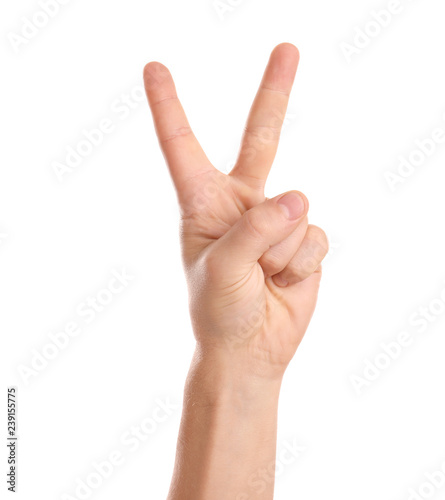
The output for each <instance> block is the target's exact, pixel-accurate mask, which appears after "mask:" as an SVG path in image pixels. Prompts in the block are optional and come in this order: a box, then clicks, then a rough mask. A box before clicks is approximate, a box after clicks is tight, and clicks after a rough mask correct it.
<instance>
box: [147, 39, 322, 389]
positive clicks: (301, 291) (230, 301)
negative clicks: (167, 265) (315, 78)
mask: <svg viewBox="0 0 445 500" xmlns="http://www.w3.org/2000/svg"><path fill="white" fill-rule="evenodd" d="M298 61H299V53H298V50H297V49H296V47H294V46H293V45H291V44H287V43H284V44H281V45H278V46H277V47H276V48H275V49H274V51H273V52H272V54H271V57H270V60H269V63H268V65H267V68H266V70H265V73H264V76H263V79H262V81H261V84H260V87H259V90H258V93H257V95H256V97H255V100H254V102H253V105H252V108H251V111H250V114H249V117H248V120H247V124H246V127H245V130H244V135H243V138H242V143H241V148H240V152H239V156H238V159H237V162H236V164H235V166H234V168H233V170H232V171H231V172H230V173H229V174H228V175H225V174H222V173H221V172H219V171H218V170H217V169H215V168H214V167H213V166H212V164H211V163H210V161H209V160H208V158H207V157H206V155H205V153H204V151H203V150H202V149H201V147H200V145H199V143H198V141H197V139H196V138H195V136H194V135H193V132H192V130H191V128H190V125H189V123H188V121H187V118H186V115H185V113H184V110H183V108H182V106H181V104H180V102H179V100H178V97H177V94H176V90H175V86H174V83H173V79H172V77H171V75H170V73H169V71H168V70H167V68H166V67H165V66H163V65H162V64H160V63H158V62H152V63H149V64H147V66H146V67H145V69H144V81H145V88H146V92H147V97H148V101H149V104H150V107H151V111H152V114H153V119H154V123H155V127H156V132H157V135H158V138H159V143H160V146H161V148H162V151H163V153H164V156H165V160H166V162H167V164H168V167H169V170H170V173H171V176H172V179H173V182H174V184H175V187H176V191H177V194H178V200H179V205H180V209H181V220H182V227H181V238H182V252H183V260H184V264H185V269H186V275H187V281H188V286H189V295H190V310H191V318H192V323H193V328H194V332H195V335H196V339H197V342H198V347H199V349H200V352H202V353H204V355H206V356H209V357H217V358H218V359H220V358H221V357H222V358H224V359H230V360H231V364H232V363H233V364H235V365H238V366H242V367H243V368H242V370H243V376H245V375H247V376H250V375H253V376H261V377H265V378H271V379H274V378H280V377H281V376H282V374H283V373H284V370H285V368H286V366H287V364H288V363H289V361H290V360H291V358H292V356H293V355H294V353H295V350H296V349H297V347H298V345H299V343H300V341H301V339H302V337H303V335H304V333H305V331H306V328H307V326H308V323H309V320H310V318H311V316H312V313H313V311H314V307H315V303H316V298H317V292H318V287H319V282H320V277H321V266H320V264H321V261H322V259H323V258H324V257H325V255H326V253H327V250H328V243H327V238H326V236H325V234H324V232H323V231H322V230H321V229H320V228H318V227H316V226H313V225H309V224H308V219H307V212H308V201H307V199H306V197H305V196H304V195H303V194H301V193H299V192H297V191H290V192H288V193H286V194H284V195H279V196H276V197H275V198H272V199H269V200H266V198H265V196H264V186H265V183H266V179H267V176H268V173H269V171H270V168H271V166H272V162H273V160H274V157H275V154H276V151H277V147H278V142H279V136H280V131H281V127H282V124H283V119H284V117H285V113H286V108H287V104H288V100H289V93H290V91H291V88H292V84H293V81H294V77H295V73H296V70H297V66H298ZM233 364H232V366H233Z"/></svg>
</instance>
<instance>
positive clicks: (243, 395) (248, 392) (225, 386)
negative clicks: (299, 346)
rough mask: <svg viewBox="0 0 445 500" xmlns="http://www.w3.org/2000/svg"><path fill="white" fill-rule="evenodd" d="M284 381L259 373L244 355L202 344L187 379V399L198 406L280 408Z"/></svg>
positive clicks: (249, 408) (195, 354) (253, 408)
mask: <svg viewBox="0 0 445 500" xmlns="http://www.w3.org/2000/svg"><path fill="white" fill-rule="evenodd" d="M281 381H282V376H274V377H269V376H265V375H264V374H263V373H256V372H255V371H254V370H252V369H251V366H249V363H248V362H247V360H246V359H243V356H240V355H229V354H228V353H227V352H221V351H220V350H218V349H208V348H204V347H203V346H202V345H200V344H198V345H197V347H196V350H195V353H194V356H193V360H192V363H191V367H190V370H189V373H188V376H187V382H186V387H185V392H186V399H187V400H188V401H189V402H190V403H191V404H194V405H196V406H203V407H208V408H211V407H217V406H220V407H221V406H227V405H230V406H231V407H233V408H236V409H238V410H240V411H250V410H254V411H258V409H259V408H265V407H269V408H270V407H272V408H273V407H276V406H277V405H278V399H279V395H280V388H281Z"/></svg>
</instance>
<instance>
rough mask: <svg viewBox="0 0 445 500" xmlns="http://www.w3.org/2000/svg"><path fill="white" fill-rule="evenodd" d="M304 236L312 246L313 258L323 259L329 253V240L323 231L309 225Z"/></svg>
mask: <svg viewBox="0 0 445 500" xmlns="http://www.w3.org/2000/svg"><path fill="white" fill-rule="evenodd" d="M306 236H307V239H308V240H309V241H310V243H311V245H312V248H313V253H314V256H315V257H317V258H324V257H325V255H326V254H327V253H328V252H329V240H328V237H327V236H326V233H325V232H324V231H323V229H321V228H320V227H318V226H314V225H312V224H309V226H308V229H307V233H306Z"/></svg>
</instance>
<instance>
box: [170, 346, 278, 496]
mask: <svg viewBox="0 0 445 500" xmlns="http://www.w3.org/2000/svg"><path fill="white" fill-rule="evenodd" d="M245 373H246V370H245V367H243V366H239V362H237V361H234V360H229V359H226V358H224V359H221V357H216V356H211V357H210V358H209V357H207V356H206V355H202V354H200V353H199V351H198V352H197V353H195V357H194V360H193V362H192V366H191V369H190V372H189V375H188V378H187V383H186V387H185V393H184V408H183V415H182V421H181V428H180V433H179V438H178V447H177V456H176V464H175V470H174V474H173V480H172V485H171V489H170V494H169V497H168V500H210V499H211V500H226V499H230V500H247V499H249V500H272V498H273V487H274V478H273V469H274V467H273V465H274V461H275V452H276V432H277V408H278V396H279V390H280V383H281V380H274V381H269V380H265V379H263V378H261V377H255V378H253V377H252V376H249V378H246V375H245ZM271 470H272V473H271ZM260 477H262V478H264V477H266V480H265V481H262V485H263V487H262V488H261V492H259V489H258V488H254V486H255V483H254V482H255V480H258V479H259V478H260ZM264 485H266V486H265V487H264Z"/></svg>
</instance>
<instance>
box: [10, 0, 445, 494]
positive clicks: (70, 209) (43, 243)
mask: <svg viewBox="0 0 445 500" xmlns="http://www.w3.org/2000/svg"><path fill="white" fill-rule="evenodd" d="M222 3H224V1H223V2H222ZM226 3H227V4H229V2H226ZM232 3H233V4H236V3H238V5H236V6H234V7H232V8H231V10H230V11H227V12H225V13H224V14H222V18H221V16H220V15H219V14H218V12H217V10H216V9H215V7H214V5H213V2H212V1H211V0H198V1H193V2H184V1H180V0H174V1H173V0H169V1H162V2H161V1H157V2H147V1H145V2H143V1H137V0H127V1H125V2H124V1H120V2H110V1H106V0H95V1H94V2H91V1H90V2H87V1H86V0H72V1H71V2H68V3H67V4H66V5H59V11H58V12H57V13H56V15H54V17H53V18H51V19H50V20H49V21H48V22H47V24H46V25H45V26H43V27H41V28H38V29H37V33H35V34H34V36H33V37H31V38H29V40H26V39H25V41H23V40H22V42H21V43H19V46H18V47H17V43H16V42H12V39H13V37H12V36H11V33H13V34H15V35H17V36H21V30H22V29H23V26H24V24H25V21H24V19H28V20H32V19H33V16H35V13H36V12H41V11H42V7H41V6H40V5H39V2H37V1H36V0H27V1H20V2H17V1H16V2H12V1H10V2H3V3H2V6H1V12H0V17H1V40H2V43H1V46H0V52H1V60H2V79H1V96H0V99H1V102H0V106H1V110H2V111H1V116H2V119H1V122H2V130H1V137H2V144H3V145H2V149H1V165H2V166H1V179H0V234H1V238H0V273H1V274H0V276H1V277H0V310H1V315H0V328H1V341H2V350H1V366H2V391H4V394H3V396H2V399H3V401H4V403H5V404H3V405H2V410H1V421H0V423H1V427H0V429H1V433H0V434H1V436H2V439H4V444H3V445H2V449H3V451H2V454H1V463H2V466H1V470H2V474H3V476H2V480H1V489H2V490H3V491H2V495H3V492H5V491H6V484H5V481H6V460H7V452H6V447H5V445H6V422H5V416H6V388H7V386H8V385H17V386H18V422H19V442H18V458H19V465H18V493H17V494H16V497H15V498H19V499H30V498H33V499H36V500H40V499H42V500H43V499H45V500H51V499H54V500H56V499H64V498H80V497H79V496H77V497H76V495H75V490H76V485H77V484H78V481H79V480H82V481H85V480H86V479H87V477H88V476H89V475H90V474H91V473H92V472H93V471H94V468H93V466H92V463H93V462H94V461H97V462H101V461H103V460H107V457H108V456H109V454H110V453H111V452H113V451H116V450H117V451H120V452H121V454H122V456H123V463H122V464H121V465H119V466H116V467H115V469H114V471H113V473H112V474H111V475H110V476H109V477H108V478H106V479H103V480H102V484H101V485H100V487H97V488H94V490H93V491H92V493H91V495H85V496H84V498H94V499H97V500H100V499H107V500H110V499H116V500H117V499H121V498H132V499H134V500H136V499H147V498H149V499H155V498H165V496H166V493H167V490H168V485H169V480H170V475H171V470H172V466H173V460H174V452H175V442H176V436H177V430H178V425H179V419H180V403H181V398H182V388H183V383H184V379H185V376H186V373H187V369H188V365H189V362H190V358H191V354H192V352H193V347H194V341H193V335H192V332H191V328H190V323H189V317H188V310H187V296H186V289H185V283H184V279H183V275H182V267H181V262H180V256H179V247H178V231H177V223H178V212H177V207H176V200H175V195H174V192H173V188H172V186H171V182H170V179H169V176H168V172H167V169H166V167H165V165H164V163H163V158H162V155H161V153H160V151H159V149H158V146H157V140H156V137H155V134H154V131H153V126H152V123H151V117H150V113H149V110H148V106H147V105H146V102H145V100H141V99H140V88H141V84H142V81H141V80H142V79H141V76H142V69H143V66H144V64H145V63H147V62H148V61H150V60H159V61H162V62H163V63H164V64H166V65H167V66H168V67H169V68H170V69H171V71H172V73H173V76H174V78H175V80H176V84H177V88H178V92H179V95H180V97H181V99H182V102H183V105H184V107H185V109H186V111H187V113H188V116H189V119H190V122H191V124H192V126H193V128H194V130H195V133H196V135H197V136H198V138H199V139H200V141H201V143H202V145H203V147H204V149H205V150H206V152H207V154H208V156H209V158H210V159H212V161H213V162H214V164H215V165H216V166H217V167H218V168H220V169H221V170H225V171H226V170H227V165H229V164H230V163H231V162H233V161H234V159H235V157H236V153H237V149H238V144H239V139H240V136H241V133H242V129H243V125H244V121H245V119H246V116H247V112H248V109H249V107H250V104H251V101H252V99H253V96H254V93H255V91H256V88H257V85H258V83H259V80H260V77H261V74H262V71H263V69H264V66H265V64H266V62H267V59H268V56H269V53H270V51H271V50H272V48H273V47H274V46H275V45H276V44H278V43H280V42H283V41H287V42H292V43H294V44H295V45H297V46H298V47H299V49H300V52H301V63H300V67H299V71H298V76H297V79H296V83H295V87H294V91H293V94H292V97H291V101H290V105H289V115H288V119H287V123H286V126H285V129H284V131H283V136H282V142H281V145H280V149H279V153H278V155H277V158H276V162H275V165H274V168H273V171H272V173H271V176H270V181H269V183H268V187H267V193H266V194H267V196H274V195H276V194H279V193H281V192H283V191H286V190H288V189H299V190H301V191H303V192H304V193H305V194H306V195H307V196H308V198H309V200H310V203H311V209H310V214H309V215H310V220H311V222H313V223H315V224H318V225H320V226H322V227H323V228H324V229H325V230H326V232H327V234H328V236H329V237H330V240H331V253H330V255H329V256H328V257H327V259H326V264H325V266H324V279H323V284H322V288H321V293H320V300H319V304H318V308H317V311H316V314H315V316H314V318H313V321H312V323H311V326H310V328H309V330H308V332H307V335H306V337H305V340H304V341H303V343H302V345H301V347H300V348H299V350H298V353H297V355H296V357H295V359H294V360H293V362H292V364H291V366H290V367H289V370H288V372H287V373H286V377H285V381H284V385H283V390H282V395H281V402H280V417H279V439H278V448H279V449H280V448H282V447H283V443H284V441H285V440H287V441H288V442H289V441H290V442H292V441H293V440H294V439H295V440H296V442H297V443H298V444H299V445H300V446H304V447H305V451H304V452H303V453H301V456H300V457H299V458H298V459H297V460H295V462H294V463H292V464H289V465H286V466H285V467H284V470H283V472H282V473H281V474H280V476H279V477H278V478H277V484H276V498H277V499H280V500H286V499H289V500H290V499H295V498H302V499H306V500H308V499H317V500H319V499H322V498H342V499H351V500H352V499H356V498H358V497H359V498H361V499H363V500H365V499H373V500H374V499H375V498H379V499H382V500H386V499H388V500H389V499H394V500H396V499H408V498H410V488H413V489H414V490H416V491H419V488H421V487H422V483H424V482H425V481H426V476H425V474H426V473H432V472H434V471H435V470H438V469H439V468H440V467H441V464H443V463H444V462H445V446H444V445H445V430H444V422H445V404H444V390H443V383H444V377H445V364H444V362H443V359H444V349H445V339H444V335H443V334H444V316H445V312H444V307H443V303H444V301H443V300H442V299H441V298H440V296H441V293H442V291H443V290H444V288H445V269H444V262H443V256H444V253H445V238H444V237H443V232H444V214H445V197H444V196H443V191H444V187H443V186H444V182H445V174H444V159H445V145H444V144H442V145H437V147H436V150H435V152H434V153H433V154H432V155H430V157H428V158H426V159H425V161H424V162H423V163H422V164H420V165H418V166H416V167H415V168H414V169H413V170H412V171H409V172H408V173H407V172H406V171H405V177H404V178H402V179H403V182H400V183H398V184H397V185H396V187H395V189H394V190H391V189H390V186H389V184H388V182H387V180H386V179H385V172H397V168H398V164H399V160H398V157H399V155H404V156H405V157H408V156H409V155H410V154H411V153H412V151H414V150H415V149H416V148H417V146H416V143H415V141H416V140H418V141H424V140H425V139H427V138H429V137H431V135H432V133H433V130H434V129H437V128H441V129H442V130H445V118H444V113H445V96H444V88H445V70H444V59H443V48H444V46H445V30H444V29H443V16H444V14H445V12H444V5H443V0H424V1H420V0H418V1H416V0H414V1H411V2H410V1H408V0H405V1H403V2H401V3H402V6H401V7H400V9H399V10H400V12H399V13H398V14H394V15H393V16H392V19H391V20H390V22H389V24H388V26H386V27H385V28H381V32H380V33H379V34H378V36H376V37H374V38H372V40H370V41H369V43H368V44H367V45H366V43H363V45H362V47H363V48H362V49H360V50H356V52H357V53H355V54H353V56H352V57H351V60H350V61H348V60H347V57H346V56H345V54H344V51H343V50H342V43H349V44H352V43H353V40H354V36H355V35H356V33H357V30H356V28H360V29H365V28H366V27H367V28H366V29H373V27H374V28H375V26H374V25H369V24H368V23H369V22H370V21H372V20H373V16H372V11H373V10H376V11H380V10H382V9H386V8H387V7H388V2H381V1H376V0H372V1H370V0H369V1H368V0H366V1H363V0H361V1H357V0H354V1H353V0H337V1H335V2H333V1H332V0H322V1H318V2H301V1H291V0H274V1H273V2H272V1H268V2H267V1H264V0H256V1H253V0H244V1H238V2H235V1H233V0H232ZM39 19H40V20H41V19H42V18H41V17H40V18H39ZM43 19H44V18H43ZM375 29H377V28H375ZM365 42H366V41H365ZM14 45H15V47H16V50H15V48H14ZM365 45H366V47H365ZM343 47H344V46H343ZM132 92H133V97H134V96H136V98H137V99H133V100H132V101H131V106H132V107H131V109H130V107H129V105H128V104H125V102H126V99H127V98H126V97H125V95H128V94H131V93H132ZM106 118H109V119H111V120H112V122H113V126H114V129H113V131H112V132H111V133H109V134H107V135H106V137H105V138H104V140H103V142H102V143H101V144H100V145H97V146H95V147H94V148H92V149H93V151H92V152H91V154H90V155H88V156H86V157H85V158H84V159H83V160H82V161H81V162H80V164H79V165H78V166H77V167H76V168H75V169H73V172H71V173H66V174H65V175H63V179H62V182H60V181H59V180H58V178H57V176H56V174H55V172H54V169H53V165H54V162H61V163H65V156H66V153H67V148H68V147H73V148H75V147H77V145H78V143H79V141H81V140H82V139H83V137H82V130H91V129H93V128H97V127H98V125H99V123H100V122H101V121H102V120H103V119H106ZM122 268H125V269H126V272H127V274H130V275H131V276H133V279H132V280H131V281H130V282H129V284H128V286H127V287H126V288H125V290H123V291H122V292H121V293H119V294H114V295H113V298H112V301H111V303H110V304H109V305H107V306H106V307H105V308H104V310H103V311H101V312H100V313H98V314H97V315H96V317H95V319H94V321H93V322H91V323H90V324H88V325H87V324H86V323H85V318H84V317H81V316H79V315H78V314H77V313H76V308H77V307H78V306H79V304H82V303H83V302H84V301H85V300H87V298H88V297H91V296H95V295H96V294H97V293H98V292H99V291H100V290H101V289H103V288H104V287H106V286H107V284H108V282H109V280H110V279H111V277H112V274H111V273H112V270H115V271H121V270H122ZM442 297H444V299H445V295H444V294H442ZM441 304H442V306H441ZM422 306H425V307H427V308H431V310H432V311H434V312H433V313H431V312H430V313H428V314H429V316H428V317H430V320H425V323H424V328H420V326H419V325H420V324H419V325H418V326H416V325H415V324H414V323H415V321H416V318H418V317H419V316H418V315H419V314H420V310H419V308H420V307H422ZM430 315H431V316H430ZM410 318H411V320H410ZM72 321H77V323H78V325H79V326H80V328H81V331H80V334H79V335H78V336H77V337H75V338H71V339H70V340H69V343H68V345H67V346H66V347H65V348H64V349H63V350H61V351H60V352H59V353H58V354H56V356H55V358H54V359H52V360H50V361H48V363H47V365H46V366H45V367H44V368H43V369H41V370H40V371H36V373H35V375H33V376H30V377H28V378H26V377H25V378H24V377H22V376H21V375H20V374H19V371H18V369H19V367H20V365H23V366H25V365H26V366H27V367H31V362H32V360H33V356H35V352H36V351H37V352H39V353H42V350H43V349H44V348H45V346H46V345H47V344H48V342H49V341H50V340H49V334H50V333H51V332H52V333H56V332H60V331H62V330H63V329H64V328H65V326H66V324H67V323H70V322H72ZM400 332H406V333H407V334H408V335H409V338H410V339H411V343H410V345H409V347H404V348H403V349H402V351H401V353H399V355H398V358H397V359H394V360H391V361H390V362H389V366H388V367H387V368H386V369H383V370H379V371H378V372H377V375H375V380H373V381H371V382H369V381H368V382H367V385H366V386H363V387H362V388H361V390H356V389H355V388H354V385H353V382H352V380H351V376H352V375H356V376H361V377H364V369H365V366H366V364H365V359H368V360H370V361H371V362H374V360H375V358H376V357H377V356H379V354H381V353H383V352H384V351H383V350H382V347H381V343H382V342H384V343H389V342H391V341H393V340H394V339H396V338H397V336H398V335H399V334H400ZM33 350H34V351H33ZM379 359H380V361H381V362H382V363H383V364H384V363H385V362H387V360H388V359H389V358H387V357H386V358H385V356H380V358H379ZM387 364H388V363H387ZM368 375H369V373H368ZM358 392H360V394H358ZM157 398H160V399H161V400H163V401H165V400H167V399H169V400H170V402H171V403H174V404H176V406H177V409H176V410H175V411H173V413H172V414H171V415H170V416H169V417H168V418H167V419H166V420H165V421H164V422H161V423H159V424H156V428H155V429H154V431H153V432H152V433H151V434H149V435H144V437H146V438H147V439H146V440H145V441H144V442H141V443H140V446H139V447H138V449H137V450H136V451H133V449H132V448H130V446H128V445H127V446H126V445H124V444H123V443H122V442H121V436H122V435H123V434H124V433H125V432H127V431H128V430H129V429H131V427H132V426H137V425H139V424H140V423H141V421H142V420H143V419H144V418H146V417H150V416H151V415H152V414H153V411H155V409H156V407H157V405H158V403H157V402H156V400H157ZM147 422H148V421H147ZM444 467H445V466H444ZM90 479H91V478H90ZM93 481H94V480H93ZM423 488H424V489H423V490H422V491H423V492H426V493H428V494H430V498H433V497H434V498H445V485H443V486H442V487H441V488H436V489H435V490H434V488H433V489H431V488H432V487H428V486H425V485H423ZM246 493H249V494H250V493H252V490H250V489H249V487H248V486H246ZM64 494H69V495H71V497H67V496H64ZM420 498H422V497H420ZM234 500H235V499H234Z"/></svg>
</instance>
